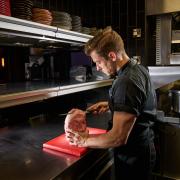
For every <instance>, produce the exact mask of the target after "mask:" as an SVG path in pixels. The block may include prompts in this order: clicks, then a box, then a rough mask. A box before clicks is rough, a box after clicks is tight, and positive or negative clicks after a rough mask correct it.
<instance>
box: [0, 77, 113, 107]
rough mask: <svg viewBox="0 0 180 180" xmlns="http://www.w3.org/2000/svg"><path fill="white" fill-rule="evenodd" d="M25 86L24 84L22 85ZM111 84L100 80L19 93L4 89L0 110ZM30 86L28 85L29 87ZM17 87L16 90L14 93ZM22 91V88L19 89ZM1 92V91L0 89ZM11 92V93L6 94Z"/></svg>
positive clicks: (1, 95)
mask: <svg viewBox="0 0 180 180" xmlns="http://www.w3.org/2000/svg"><path fill="white" fill-rule="evenodd" d="M24 84H25V83H24ZM111 84H112V79H108V80H101V81H93V82H85V83H79V84H73V85H70V84H69V85H63V86H61V85H58V86H57V85H54V87H53V85H51V87H47V88H45V85H43V86H39V88H36V89H34V90H28V89H27V90H26V91H25V90H24V91H20V92H15V91H14V92H13V90H11V89H8V88H6V87H5V88H4V91H6V92H7V93H2V91H0V108H6V107H11V106H15V105H20V104H25V103H30V102H35V101H42V100H45V99H48V98H51V97H57V96H62V95H66V94H70V93H76V92H81V91H86V90H90V89H95V88H100V87H104V86H109V85H111ZM29 86H30V85H29ZM32 86H33V85H32ZM47 86H49V85H47ZM17 89H18V86H17V88H16V91H17ZM20 89H22V86H21V87H20ZM0 90H1V89H0ZM8 91H9V92H11V93H8Z"/></svg>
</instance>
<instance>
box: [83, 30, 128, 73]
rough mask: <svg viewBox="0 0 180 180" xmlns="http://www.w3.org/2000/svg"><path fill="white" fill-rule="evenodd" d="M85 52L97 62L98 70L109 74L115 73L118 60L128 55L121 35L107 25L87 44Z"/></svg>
mask: <svg viewBox="0 0 180 180" xmlns="http://www.w3.org/2000/svg"><path fill="white" fill-rule="evenodd" d="M85 53H86V54H87V55H88V56H91V58H92V60H93V61H94V63H96V67H97V70H100V71H102V72H104V73H105V74H107V75H114V74H115V73H116V71H117V63H118V62H117V61H119V60H122V57H123V55H126V53H125V50H124V43H123V40H122V38H121V36H120V35H119V34H118V33H117V32H115V31H113V30H112V28H111V27H107V28H105V29H104V30H100V31H99V32H98V33H97V34H96V35H95V36H94V37H93V38H92V39H90V40H89V41H88V42H87V44H86V45H85Z"/></svg>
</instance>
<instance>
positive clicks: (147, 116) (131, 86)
mask: <svg viewBox="0 0 180 180" xmlns="http://www.w3.org/2000/svg"><path fill="white" fill-rule="evenodd" d="M109 107H110V110H111V112H112V119H113V113H114V111H118V112H128V113H131V114H135V115H136V116H137V119H136V122H135V124H134V127H133V129H132V131H131V133H130V135H129V138H128V141H127V144H126V145H125V146H120V147H117V148H115V149H114V152H115V166H116V170H117V171H118V172H117V173H122V174H123V173H124V174H125V175H122V176H118V175H116V176H118V177H117V179H119V178H123V179H124V180H128V179H131V178H132V177H133V178H135V179H137V178H138V180H141V179H142V180H146V179H148V178H147V176H148V173H149V171H150V170H151V168H152V166H151V165H153V164H154V160H155V151H154V145H153V131H151V125H152V123H151V121H154V119H155V115H156V96H155V91H154V89H153V87H152V84H151V80H150V76H149V73H148V71H147V69H146V68H145V67H143V66H142V65H139V64H137V63H136V62H135V61H134V60H133V59H130V60H129V61H128V62H127V63H126V64H125V65H124V66H123V67H122V68H121V69H120V70H119V71H118V72H117V77H116V79H115V80H114V81H113V84H112V87H111V89H110V91H109ZM112 119H111V120H110V122H109V129H111V128H112ZM151 145H152V146H151ZM118 166H119V167H118ZM126 171H127V172H126ZM141 172H143V173H144V174H143V173H142V174H141V175H140V173H141ZM126 174H128V175H127V176H126Z"/></svg>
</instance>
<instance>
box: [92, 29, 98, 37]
mask: <svg viewBox="0 0 180 180" xmlns="http://www.w3.org/2000/svg"><path fill="white" fill-rule="evenodd" d="M90 31H91V32H90V34H91V35H93V36H94V35H95V34H96V33H97V31H98V29H97V28H96V27H92V28H90Z"/></svg>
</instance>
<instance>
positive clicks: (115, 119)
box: [67, 27, 156, 180]
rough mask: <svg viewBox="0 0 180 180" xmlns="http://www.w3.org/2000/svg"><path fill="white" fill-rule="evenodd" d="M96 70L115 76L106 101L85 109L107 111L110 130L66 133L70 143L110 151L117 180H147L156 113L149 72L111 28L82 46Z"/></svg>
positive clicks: (151, 166)
mask: <svg viewBox="0 0 180 180" xmlns="http://www.w3.org/2000/svg"><path fill="white" fill-rule="evenodd" d="M85 53H86V54H87V55H89V56H91V58H92V60H93V62H94V63H95V64H96V67H97V70H98V71H102V72H104V73H105V74H107V75H109V76H111V77H112V76H114V77H116V78H115V80H114V81H113V84H112V87H111V89H110V91H109V102H99V103H97V104H95V105H93V106H91V107H89V108H88V110H89V111H92V112H94V113H103V112H106V111H107V110H109V109H110V111H111V113H112V120H110V122H109V131H108V132H107V133H106V134H102V135H89V134H87V133H77V132H69V134H68V137H67V138H68V140H69V142H70V143H71V144H74V145H77V146H81V147H90V148H110V147H111V148H112V147H113V149H114V150H113V152H114V163H115V176H116V179H118V180H132V179H138V180H148V179H150V175H151V171H152V168H153V165H154V163H155V155H156V153H155V148H154V143H153V131H152V129H151V120H153V118H154V117H155V113H156V97H155V92H154V90H153V88H152V85H151V81H150V77H149V73H148V71H147V70H146V68H144V67H143V66H142V65H139V64H137V63H136V62H135V61H134V60H132V59H130V58H129V57H128V55H127V54H126V52H125V49H124V43H123V40H122V39H121V37H120V35H119V34H118V33H116V32H115V31H113V30H112V29H111V27H107V28H105V29H104V30H101V31H100V32H98V33H97V35H96V36H95V37H94V38H92V39H91V40H89V42H88V43H87V44H86V45H85Z"/></svg>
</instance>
